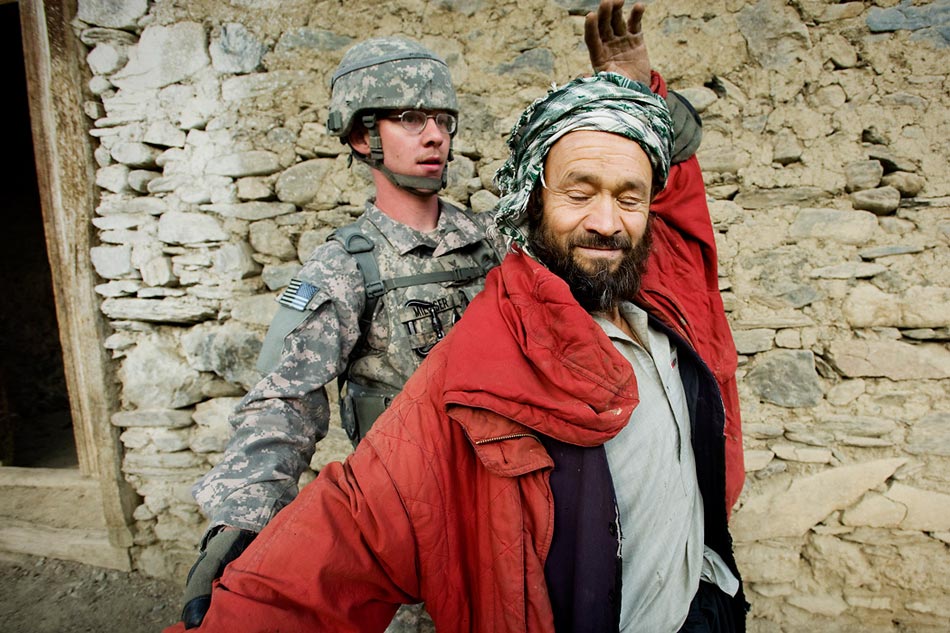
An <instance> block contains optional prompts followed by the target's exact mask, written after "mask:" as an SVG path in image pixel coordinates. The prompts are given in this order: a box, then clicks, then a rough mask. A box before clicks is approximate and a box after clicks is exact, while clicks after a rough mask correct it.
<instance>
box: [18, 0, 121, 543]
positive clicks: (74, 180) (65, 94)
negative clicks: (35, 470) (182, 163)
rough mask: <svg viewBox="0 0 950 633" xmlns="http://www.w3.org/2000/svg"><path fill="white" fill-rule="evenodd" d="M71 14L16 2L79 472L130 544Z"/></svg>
mask: <svg viewBox="0 0 950 633" xmlns="http://www.w3.org/2000/svg"><path fill="white" fill-rule="evenodd" d="M75 15H76V2H75V0H46V1H45V2H44V1H43V0H24V1H22V2H20V26H21V30H22V32H23V57H24V62H25V69H26V77H27V89H28V90H27V91H28V94H29V102H30V122H31V126H32V129H33V149H34V156H35V159H36V171H37V181H38V183H39V190H40V202H41V205H42V209H43V224H44V228H45V233H46V247H47V252H48V255H49V260H50V268H51V269H52V271H53V275H52V278H53V295H54V298H55V302H56V315H57V319H58V321H59V333H60V341H61V344H62V349H63V366H64V370H65V374H66V383H67V389H68V391H69V400H70V409H71V413H72V419H73V431H74V434H75V437H76V450H77V453H78V456H79V468H80V471H81V472H82V473H83V474H85V475H88V476H90V477H94V478H95V479H96V480H98V482H99V485H100V490H101V494H102V500H103V512H104V513H105V519H106V524H107V525H108V526H109V533H110V538H111V539H112V542H113V543H114V544H116V545H120V546H126V547H127V546H130V545H131V544H132V538H131V532H130V530H129V527H128V526H129V525H130V524H131V523H132V511H133V510H134V508H135V505H136V504H137V503H138V496H137V495H136V494H135V491H134V490H133V489H132V487H131V486H130V485H129V484H128V482H126V481H125V478H124V477H123V475H122V469H121V457H122V447H121V442H120V441H119V439H118V434H119V432H118V429H116V428H114V427H113V426H112V425H111V424H110V417H111V414H112V412H113V411H116V410H117V409H118V406H119V400H118V387H117V385H118V381H117V380H116V378H115V367H114V366H113V364H112V361H111V359H110V358H109V357H108V354H107V353H106V349H105V347H104V345H103V341H105V339H106V336H107V324H106V322H105V319H104V317H103V316H102V314H101V313H100V311H99V297H98V296H97V295H96V293H95V290H94V287H95V285H96V283H98V282H97V279H96V276H95V272H94V270H93V268H92V262H91V259H90V249H91V247H92V246H93V244H94V243H95V235H94V234H93V229H92V224H91V221H90V220H91V219H92V218H93V217H94V215H95V204H96V192H95V188H94V184H93V183H94V182H95V169H94V161H93V158H92V147H91V144H90V141H89V135H88V129H87V127H88V121H86V119H85V115H84V114H83V108H82V103H83V78H82V76H81V75H80V68H81V60H82V59H83V58H84V57H85V52H84V51H83V50H82V46H81V44H80V42H79V41H78V39H77V38H76V36H75V34H74V32H73V26H72V19H73V17H74V16H75Z"/></svg>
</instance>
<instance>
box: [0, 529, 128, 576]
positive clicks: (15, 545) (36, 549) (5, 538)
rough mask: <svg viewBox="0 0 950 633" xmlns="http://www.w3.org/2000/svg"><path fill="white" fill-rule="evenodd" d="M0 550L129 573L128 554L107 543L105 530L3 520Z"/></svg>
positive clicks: (107, 536)
mask: <svg viewBox="0 0 950 633" xmlns="http://www.w3.org/2000/svg"><path fill="white" fill-rule="evenodd" d="M0 550H3V551H6V552H10V553H13V554H29V555H31V556H45V557H47V558H58V559H61V560H71V561H76V562H79V563H84V564H86V565H95V566H96V567H106V568H109V569H118V570H120V571H131V569H132V565H131V562H130V561H129V552H128V550H127V549H125V548H124V547H115V546H114V545H112V543H110V542H109V535H108V531H107V530H77V529H62V528H50V527H46V526H43V525H36V524H35V523H28V522H25V521H11V520H7V521H4V525H2V526H0Z"/></svg>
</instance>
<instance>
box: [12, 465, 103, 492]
mask: <svg viewBox="0 0 950 633" xmlns="http://www.w3.org/2000/svg"><path fill="white" fill-rule="evenodd" d="M4 486H20V487H24V488H27V487H32V488H87V489H98V488H99V482H98V481H96V480H95V479H91V478H89V477H84V476H83V475H82V473H80V472H79V469H78V468H20V467H17V466H4V467H3V468H0V487H4Z"/></svg>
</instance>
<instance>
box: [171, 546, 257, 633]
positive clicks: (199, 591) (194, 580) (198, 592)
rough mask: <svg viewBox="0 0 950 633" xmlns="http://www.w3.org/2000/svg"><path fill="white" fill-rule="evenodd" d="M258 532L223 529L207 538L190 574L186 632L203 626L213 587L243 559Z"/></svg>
mask: <svg viewBox="0 0 950 633" xmlns="http://www.w3.org/2000/svg"><path fill="white" fill-rule="evenodd" d="M255 536H257V533H256V532H250V531H248V530H238V529H236V528H224V529H220V530H218V531H216V532H212V533H211V535H210V537H208V539H207V542H206V543H205V544H204V547H202V548H201V554H200V555H199V556H198V560H197V561H196V562H195V564H194V565H193V566H192V568H191V571H190V572H188V581H187V582H186V584H185V597H184V604H185V606H184V608H183V609H182V611H181V621H182V622H184V623H185V628H186V629H193V628H196V627H198V626H200V625H201V621H202V620H204V617H205V614H206V613H207V612H208V608H209V607H210V606H211V585H212V583H213V582H214V580H215V578H220V577H221V573H222V572H224V568H225V567H227V565H228V563H230V562H231V561H233V560H234V559H235V558H237V557H238V556H240V555H241V552H243V551H244V550H245V549H247V546H248V545H250V544H251V541H253V540H254V537H255Z"/></svg>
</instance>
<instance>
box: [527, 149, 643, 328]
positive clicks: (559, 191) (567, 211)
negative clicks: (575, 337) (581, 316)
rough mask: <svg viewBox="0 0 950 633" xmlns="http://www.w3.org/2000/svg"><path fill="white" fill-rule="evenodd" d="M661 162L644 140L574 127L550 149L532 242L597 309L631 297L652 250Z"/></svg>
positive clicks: (578, 294) (581, 298)
mask: <svg viewBox="0 0 950 633" xmlns="http://www.w3.org/2000/svg"><path fill="white" fill-rule="evenodd" d="M652 179H653V169H652V167H651V165H650V160H649V158H647V155H646V154H645V153H644V151H643V150H642V149H641V148H640V145H639V144H638V143H635V142H634V141H631V140H629V139H627V138H624V137H622V136H618V135H616V134H610V133H608V132H595V131H579V132H571V133H569V134H567V135H565V136H564V137H563V138H561V139H560V140H559V141H558V142H557V143H555V144H554V146H553V147H552V148H551V150H550V151H549V152H548V156H547V160H546V162H545V166H544V185H543V188H542V189H541V196H540V198H541V208H542V210H541V215H540V219H539V220H536V221H535V222H534V225H533V226H532V227H531V230H530V237H529V239H530V245H531V249H532V250H533V252H534V253H535V255H537V256H538V258H539V259H540V260H541V261H542V262H543V263H544V264H545V265H546V266H547V267H548V268H550V269H551V270H552V271H553V272H554V273H555V274H557V275H558V276H560V277H562V278H563V279H564V280H565V281H567V283H568V284H569V285H570V286H571V290H572V292H573V293H574V296H575V298H577V300H578V302H580V303H581V305H582V306H584V307H585V308H587V309H588V310H591V311H596V310H606V309H608V308H610V307H612V306H614V305H616V304H617V303H618V302H619V301H621V300H624V299H631V298H632V297H633V295H634V294H635V293H636V291H637V289H638V288H639V283H640V277H641V276H642V273H643V269H644V267H645V263H646V258H647V255H648V254H649V234H648V218H649V212H650V198H651V192H652Z"/></svg>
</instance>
